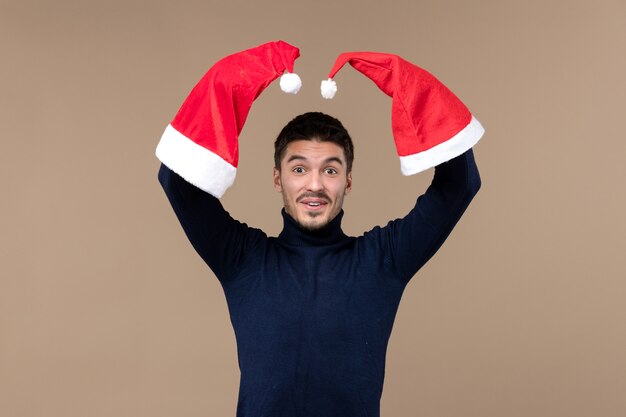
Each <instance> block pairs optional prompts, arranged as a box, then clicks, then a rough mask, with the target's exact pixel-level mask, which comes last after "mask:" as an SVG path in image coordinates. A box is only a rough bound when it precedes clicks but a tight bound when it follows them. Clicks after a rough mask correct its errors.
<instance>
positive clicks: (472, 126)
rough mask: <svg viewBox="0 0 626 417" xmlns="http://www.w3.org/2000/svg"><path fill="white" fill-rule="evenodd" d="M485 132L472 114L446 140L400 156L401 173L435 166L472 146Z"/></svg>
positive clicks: (407, 173) (414, 172)
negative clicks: (460, 127)
mask: <svg viewBox="0 0 626 417" xmlns="http://www.w3.org/2000/svg"><path fill="white" fill-rule="evenodd" d="M483 133H485V129H484V128H483V126H482V125H481V124H480V122H479V121H478V120H477V119H476V118H475V117H474V116H472V120H471V121H470V122H469V124H468V125H467V126H465V127H464V128H463V130H461V131H460V132H459V133H457V134H456V135H454V136H453V137H452V138H450V139H448V140H447V141H445V142H443V143H440V144H439V145H436V146H433V147H432V148H430V149H428V150H426V151H423V152H420V153H416V154H413V155H407V156H401V157H400V169H401V170H402V174H403V175H413V174H417V173H418V172H422V171H425V170H427V169H428V168H432V167H434V166H437V165H439V164H441V163H443V162H446V161H449V160H450V159H452V158H455V157H457V156H459V155H461V154H462V153H463V152H465V151H467V150H468V149H470V148H471V147H472V146H474V145H475V144H476V143H477V142H478V141H479V140H480V138H481V137H482V135H483Z"/></svg>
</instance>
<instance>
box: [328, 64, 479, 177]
mask: <svg viewBox="0 0 626 417" xmlns="http://www.w3.org/2000/svg"><path fill="white" fill-rule="evenodd" d="M347 62H348V63H350V65H352V66H353V67H354V68H355V69H356V70H358V71H360V72H361V73H363V74H364V75H365V76H366V77H368V78H370V79H371V80H372V81H374V83H375V84H376V85H377V86H378V88H380V89H381V90H382V91H383V92H384V93H385V94H387V95H388V96H390V97H391V98H392V104H391V106H392V107H391V125H392V130H393V136H394V140H395V143H396V150H397V152H398V155H399V157H400V167H401V170H402V173H403V174H404V175H412V174H416V173H418V172H421V171H424V170H426V169H428V168H430V167H433V166H436V165H439V164H440V163H442V162H445V161H448V160H450V159H452V158H454V157H455V156H458V155H460V154H462V153H463V152H465V151H467V150H468V149H470V148H471V147H472V146H474V145H475V144H476V142H478V141H479V140H480V138H481V137H482V135H483V133H484V132H485V130H484V129H483V127H482V126H481V124H480V122H479V121H478V120H476V118H475V117H474V116H472V114H471V113H470V111H469V110H468V109H467V107H465V105H464V104H463V103H462V102H461V100H459V99H458V97H456V96H455V95H454V94H453V93H452V92H451V91H450V90H449V89H448V88H447V87H446V86H445V85H443V84H442V83H441V82H440V81H439V80H437V79H436V78H435V77H434V76H433V75H432V74H430V73H428V72H427V71H425V70H423V69H422V68H420V67H418V66H416V65H414V64H412V63H410V62H408V61H406V60H404V59H402V58H401V57H399V56H397V55H391V54H383V53H376V52H347V53H343V54H341V55H339V57H338V58H337V60H336V61H335V65H334V66H333V68H332V69H331V71H330V73H329V76H328V77H329V78H328V80H325V81H322V87H321V89H322V96H323V97H324V98H333V97H334V95H335V93H336V92H337V85H336V83H335V82H334V81H333V80H332V78H333V77H334V76H335V74H336V73H337V72H338V71H339V70H340V69H341V68H342V67H343V66H344V65H345V64H346V63H347Z"/></svg>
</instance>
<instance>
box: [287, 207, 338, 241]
mask: <svg viewBox="0 0 626 417" xmlns="http://www.w3.org/2000/svg"><path fill="white" fill-rule="evenodd" d="M281 214H282V215H283V230H282V232H280V234H279V235H278V238H279V239H280V240H282V241H283V242H285V243H288V244H290V245H296V246H324V245H332V244H333V243H337V242H339V241H341V240H343V239H345V238H346V235H345V234H344V233H343V230H341V219H342V218H343V210H341V211H340V212H339V213H338V214H337V216H335V218H334V219H332V220H331V221H330V223H328V224H327V225H326V226H324V227H322V228H321V229H317V230H305V229H303V228H302V227H300V225H298V223H296V221H295V220H294V219H293V217H291V216H290V215H289V214H287V212H286V211H285V209H284V208H283V209H282V211H281Z"/></svg>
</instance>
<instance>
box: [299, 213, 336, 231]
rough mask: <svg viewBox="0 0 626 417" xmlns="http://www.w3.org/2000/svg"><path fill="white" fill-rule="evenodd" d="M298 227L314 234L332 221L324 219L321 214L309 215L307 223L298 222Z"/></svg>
mask: <svg viewBox="0 0 626 417" xmlns="http://www.w3.org/2000/svg"><path fill="white" fill-rule="evenodd" d="M296 223H298V225H299V226H300V227H301V228H303V229H304V230H307V231H309V232H314V231H316V230H319V229H321V228H323V227H324V226H326V225H327V224H328V223H330V221H329V220H328V219H324V218H323V217H322V216H321V213H309V215H308V219H307V220H306V221H296Z"/></svg>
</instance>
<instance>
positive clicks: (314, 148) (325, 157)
mask: <svg viewBox="0 0 626 417" xmlns="http://www.w3.org/2000/svg"><path fill="white" fill-rule="evenodd" d="M294 160H315V161H324V162H330V161H336V162H338V163H340V164H342V165H345V164H346V156H345V153H344V150H343V148H342V147H341V146H339V145H337V144H336V143H334V142H329V141H320V140H315V139H298V140H294V141H292V142H289V143H288V144H287V148H286V149H285V155H284V157H283V161H284V162H287V163H289V162H290V161H294Z"/></svg>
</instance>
